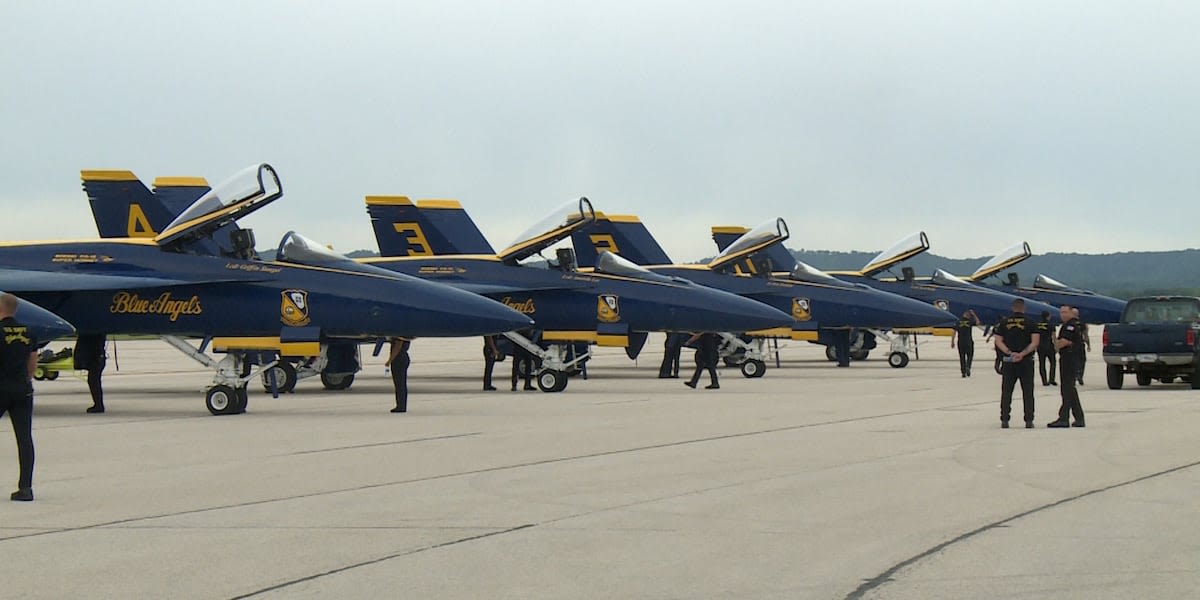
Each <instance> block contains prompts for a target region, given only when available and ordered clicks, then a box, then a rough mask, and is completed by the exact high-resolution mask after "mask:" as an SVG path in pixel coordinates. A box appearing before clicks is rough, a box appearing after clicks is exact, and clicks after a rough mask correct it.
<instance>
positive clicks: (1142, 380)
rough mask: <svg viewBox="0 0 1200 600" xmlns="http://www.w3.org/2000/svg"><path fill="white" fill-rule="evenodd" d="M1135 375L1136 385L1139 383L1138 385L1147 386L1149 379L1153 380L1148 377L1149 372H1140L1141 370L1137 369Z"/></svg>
mask: <svg viewBox="0 0 1200 600" xmlns="http://www.w3.org/2000/svg"><path fill="white" fill-rule="evenodd" d="M1135 376H1136V377H1137V383H1138V385H1139V386H1141V387H1147V386H1149V385H1150V382H1151V381H1153V379H1151V378H1150V374H1149V373H1143V372H1141V371H1138V372H1137V373H1136V374H1135Z"/></svg>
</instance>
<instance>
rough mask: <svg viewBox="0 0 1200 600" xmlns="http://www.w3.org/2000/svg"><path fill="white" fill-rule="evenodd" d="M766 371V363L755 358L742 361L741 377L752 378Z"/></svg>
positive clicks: (760, 375)
mask: <svg viewBox="0 0 1200 600" xmlns="http://www.w3.org/2000/svg"><path fill="white" fill-rule="evenodd" d="M766 372H767V364H766V363H764V362H763V361H761V360H758V359H757V358H752V359H750V360H747V361H746V362H744V363H742V377H745V378H747V379H754V378H757V377H762V376H763V374H765V373H766Z"/></svg>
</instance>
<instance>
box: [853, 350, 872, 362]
mask: <svg viewBox="0 0 1200 600" xmlns="http://www.w3.org/2000/svg"><path fill="white" fill-rule="evenodd" d="M870 355H871V351H870V350H852V351H850V360H867V357H868V356H870Z"/></svg>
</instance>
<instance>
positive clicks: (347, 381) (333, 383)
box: [321, 373, 354, 390]
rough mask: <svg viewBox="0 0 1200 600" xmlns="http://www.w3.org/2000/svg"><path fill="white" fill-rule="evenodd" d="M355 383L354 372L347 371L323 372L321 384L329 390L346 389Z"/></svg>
mask: <svg viewBox="0 0 1200 600" xmlns="http://www.w3.org/2000/svg"><path fill="white" fill-rule="evenodd" d="M352 383H354V373H346V374H344V375H329V374H327V373H321V385H323V386H325V389H327V390H345V389H349V388H350V385H351V384H352Z"/></svg>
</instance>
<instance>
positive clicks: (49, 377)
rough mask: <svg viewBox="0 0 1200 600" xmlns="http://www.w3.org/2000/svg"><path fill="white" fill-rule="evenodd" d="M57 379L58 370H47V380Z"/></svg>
mask: <svg viewBox="0 0 1200 600" xmlns="http://www.w3.org/2000/svg"><path fill="white" fill-rule="evenodd" d="M55 379H58V371H46V380H47V381H54V380H55Z"/></svg>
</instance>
